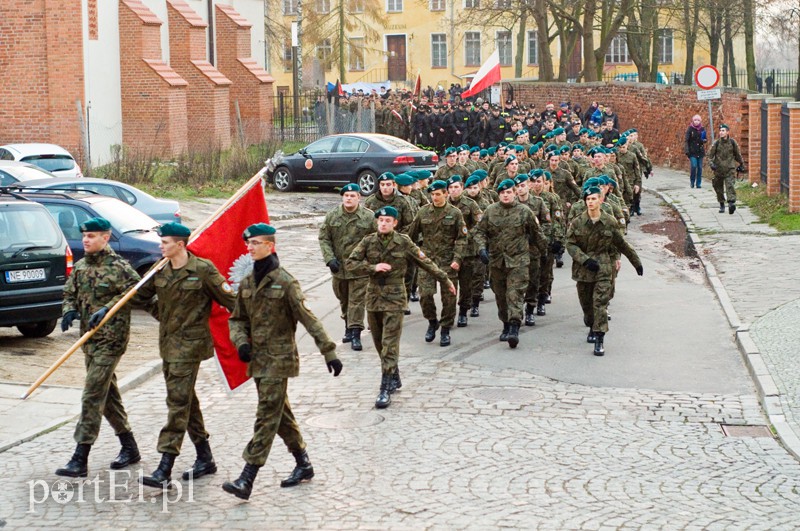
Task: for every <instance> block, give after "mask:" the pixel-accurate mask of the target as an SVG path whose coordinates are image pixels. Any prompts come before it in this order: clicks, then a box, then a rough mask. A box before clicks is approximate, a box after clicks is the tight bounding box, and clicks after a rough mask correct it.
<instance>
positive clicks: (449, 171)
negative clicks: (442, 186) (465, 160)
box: [433, 163, 469, 181]
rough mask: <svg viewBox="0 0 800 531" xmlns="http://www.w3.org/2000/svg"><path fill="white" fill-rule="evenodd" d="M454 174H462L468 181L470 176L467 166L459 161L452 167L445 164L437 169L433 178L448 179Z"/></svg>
mask: <svg viewBox="0 0 800 531" xmlns="http://www.w3.org/2000/svg"><path fill="white" fill-rule="evenodd" d="M453 175H460V176H461V179H463V180H464V181H466V180H467V177H469V171H468V170H467V168H465V167H464V166H462V165H461V164H458V163H456V164H455V165H454V166H453V167H452V168H451V167H450V166H448V165H447V164H445V165H444V166H442V167H441V168H439V169H438V170H436V173H435V174H434V175H433V179H434V180H438V181H446V180H447V179H449V178H450V177H452V176H453Z"/></svg>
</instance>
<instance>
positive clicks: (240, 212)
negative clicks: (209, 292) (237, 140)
mask: <svg viewBox="0 0 800 531" xmlns="http://www.w3.org/2000/svg"><path fill="white" fill-rule="evenodd" d="M260 222H264V223H269V214H268V213H267V202H266V200H265V199H264V187H263V184H262V180H261V179H258V180H256V181H255V182H253V184H252V185H251V186H250V188H249V189H247V190H246V191H244V192H243V193H241V195H240V196H239V198H238V199H237V200H236V201H234V202H233V203H231V204H230V206H229V207H228V208H227V209H225V210H224V211H223V212H222V213H220V214H219V215H218V216H217V218H216V219H215V220H213V221H212V222H211V223H210V224H209V225H208V227H206V228H205V229H203V230H202V231H200V232H199V233H198V234H196V235H193V238H192V242H191V243H190V244H189V250H190V251H192V252H193V253H194V254H196V255H197V256H200V257H202V258H206V259H208V260H211V261H212V262H214V265H215V266H217V269H218V270H219V272H220V273H221V274H222V276H223V277H225V278H226V279H228V282H229V283H230V284H231V285H232V286H233V287H234V289H236V288H237V287H238V284H239V283H240V282H241V281H242V279H243V278H244V276H245V275H246V274H247V273H249V272H250V270H251V269H252V263H253V262H252V258H250V255H249V254H248V252H247V247H246V246H245V244H244V241H243V240H242V233H243V232H244V229H246V228H247V227H249V226H250V225H252V224H253V223H260ZM229 317H230V313H229V312H228V310H227V309H225V308H223V307H222V306H220V305H219V304H217V303H216V302H215V303H214V304H213V306H212V309H211V318H210V320H209V324H210V326H211V335H212V336H213V338H214V354H215V356H216V360H217V364H218V365H219V368H220V371H221V372H222V375H223V378H224V380H225V385H227V387H228V391H233V390H234V389H236V388H237V387H239V386H240V385H242V384H243V383H245V382H246V381H247V380H248V379H249V378H248V377H247V364H246V363H243V362H242V361H241V360H239V355H238V353H237V351H236V347H235V346H234V345H233V343H231V339H230V332H229V330H228V318H229Z"/></svg>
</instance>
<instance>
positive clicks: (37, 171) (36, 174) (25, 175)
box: [0, 166, 53, 182]
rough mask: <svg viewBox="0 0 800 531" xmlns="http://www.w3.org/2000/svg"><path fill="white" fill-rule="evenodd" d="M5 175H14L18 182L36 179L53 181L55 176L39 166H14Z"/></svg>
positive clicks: (5, 171)
mask: <svg viewBox="0 0 800 531" xmlns="http://www.w3.org/2000/svg"><path fill="white" fill-rule="evenodd" d="M0 171H3V173H6V174H8V175H12V176H13V177H14V178H15V179H16V180H17V181H20V182H25V181H32V180H34V179H52V178H53V174H52V173H48V172H46V171H44V170H42V168H40V167H38V166H12V167H9V168H6V169H5V170H0Z"/></svg>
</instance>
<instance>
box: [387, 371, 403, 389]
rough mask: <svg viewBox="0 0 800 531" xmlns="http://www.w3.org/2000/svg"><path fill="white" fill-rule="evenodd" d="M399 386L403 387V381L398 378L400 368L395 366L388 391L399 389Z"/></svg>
mask: <svg viewBox="0 0 800 531" xmlns="http://www.w3.org/2000/svg"><path fill="white" fill-rule="evenodd" d="M401 387H403V382H402V381H401V380H400V368H399V367H397V368H395V370H394V373H393V374H392V388H391V390H390V393H394V392H396V391H399V390H400V388H401Z"/></svg>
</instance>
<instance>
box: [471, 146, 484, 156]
mask: <svg viewBox="0 0 800 531" xmlns="http://www.w3.org/2000/svg"><path fill="white" fill-rule="evenodd" d="M480 151H481V148H480V147H478V146H472V147H471V148H469V152H470V154H472V153H480Z"/></svg>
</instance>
